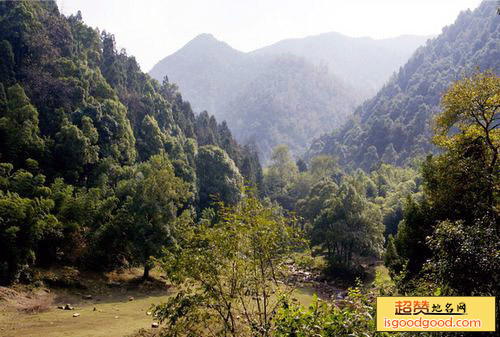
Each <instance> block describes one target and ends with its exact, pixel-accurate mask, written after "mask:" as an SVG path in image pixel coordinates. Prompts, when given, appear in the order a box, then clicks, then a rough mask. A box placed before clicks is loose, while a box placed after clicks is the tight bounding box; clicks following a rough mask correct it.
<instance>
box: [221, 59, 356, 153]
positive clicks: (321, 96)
mask: <svg viewBox="0 0 500 337" xmlns="http://www.w3.org/2000/svg"><path fill="white" fill-rule="evenodd" d="M358 102H359V101H358V98H357V97H356V96H355V91H354V90H353V88H352V87H349V86H347V85H346V84H345V83H343V82H341V81H340V80H338V79H337V78H336V77H334V76H332V75H331V74H330V73H329V72H328V69H326V68H324V67H323V68H321V67H315V66H313V65H312V64H310V63H308V62H306V61H305V60H304V59H303V58H300V57H296V56H293V55H282V56H277V57H275V58H273V59H272V61H270V62H269V65H268V67H267V68H266V69H265V70H264V71H263V72H261V73H260V74H258V75H257V76H255V77H254V78H253V79H252V80H251V81H250V82H249V83H248V84H246V85H245V88H244V90H243V91H241V92H240V93H238V94H237V95H236V97H234V98H232V99H231V100H230V101H229V102H228V103H227V104H226V105H225V106H223V107H222V109H221V110H220V111H221V112H220V113H219V118H220V119H225V120H227V121H228V123H229V125H230V127H231V130H232V131H233V132H234V134H235V135H236V137H237V138H238V139H239V140H240V141H242V142H244V143H247V142H251V143H254V144H256V145H257V148H258V149H259V152H260V154H261V158H262V160H263V161H264V162H266V161H267V160H268V159H269V156H270V154H271V152H272V150H273V148H274V147H276V146H277V145H279V144H287V145H288V146H289V148H290V150H291V151H292V153H294V154H301V153H304V151H306V150H307V147H308V146H309V144H310V141H311V139H313V138H314V137H317V136H318V135H320V134H321V133H322V132H324V131H325V130H329V129H332V128H335V127H338V126H340V125H342V124H343V123H344V122H345V120H346V119H347V117H348V116H349V114H350V113H351V112H352V111H353V109H354V107H355V106H356V104H357V103H358Z"/></svg>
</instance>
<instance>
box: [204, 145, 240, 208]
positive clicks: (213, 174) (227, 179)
mask: <svg viewBox="0 0 500 337" xmlns="http://www.w3.org/2000/svg"><path fill="white" fill-rule="evenodd" d="M196 176H197V178H198V190H199V197H200V201H199V208H200V209H203V208H206V207H210V205H211V204H212V203H213V202H214V201H216V200H217V198H220V201H223V202H224V203H226V204H228V205H234V204H236V203H237V202H238V201H239V200H240V199H241V196H242V190H243V177H242V176H241V174H240V172H239V170H238V168H237V167H236V165H235V164H234V162H233V161H232V160H231V158H229V156H228V155H227V153H226V152H224V150H222V149H220V148H218V147H216V146H213V145H205V146H202V147H200V148H199V149H198V154H197V155H196Z"/></svg>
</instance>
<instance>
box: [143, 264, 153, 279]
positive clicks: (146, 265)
mask: <svg viewBox="0 0 500 337" xmlns="http://www.w3.org/2000/svg"><path fill="white" fill-rule="evenodd" d="M150 270H151V267H150V265H149V263H145V264H144V274H143V275H142V280H143V281H144V280H147V279H148V278H149V271H150Z"/></svg>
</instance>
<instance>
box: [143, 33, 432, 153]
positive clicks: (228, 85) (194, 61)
mask: <svg viewBox="0 0 500 337" xmlns="http://www.w3.org/2000/svg"><path fill="white" fill-rule="evenodd" d="M424 41H425V38H423V37H409V38H407V39H406V38H405V39H404V42H403V38H395V39H386V40H372V39H368V38H364V39H356V38H348V37H345V36H342V35H340V34H336V33H331V34H324V35H320V36H313V37H307V38H303V39H296V40H285V41H281V42H278V43H277V44H275V45H271V46H268V47H264V48H261V49H259V50H257V51H254V52H251V53H242V52H240V51H237V50H235V49H233V48H231V47H230V46H229V45H228V44H226V43H224V42H222V41H219V40H217V39H215V38H214V37H213V36H212V35H209V34H202V35H199V36H197V37H196V38H194V39H193V40H192V41H190V42H189V43H188V44H186V45H185V46H184V47H183V48H181V49H180V50H179V51H177V52H175V53H174V54H172V55H170V56H168V57H166V58H164V59H163V60H161V61H160V62H159V63H158V64H156V65H155V66H154V67H153V69H151V71H150V74H151V76H153V77H154V78H156V79H158V80H161V79H162V78H163V77H164V76H165V75H166V76H168V77H169V79H170V81H171V82H174V83H177V84H178V85H179V87H180V88H181V90H182V92H183V93H184V94H185V96H186V97H187V98H188V99H189V100H190V101H191V102H192V104H193V107H194V110H195V111H203V110H208V111H210V112H212V113H214V114H215V116H217V118H219V119H221V120H226V121H227V123H228V125H229V127H230V128H231V130H233V131H234V135H235V137H236V138H237V139H238V140H239V141H240V142H243V143H247V142H253V143H255V144H256V145H257V147H258V149H259V151H260V153H261V155H262V159H263V160H264V161H265V162H267V161H268V159H269V158H270V155H271V150H272V148H273V147H275V146H276V145H279V144H286V145H288V146H289V147H290V149H291V151H292V152H293V153H294V154H295V155H301V154H302V153H303V152H304V150H305V149H306V147H307V146H309V145H310V141H311V139H313V138H315V137H318V136H319V135H321V134H322V133H324V132H327V131H329V130H331V129H333V128H338V127H339V126H340V125H342V123H343V122H344V121H345V120H346V116H347V115H348V114H350V113H351V112H352V111H353V110H354V108H355V106H356V105H357V104H359V103H361V102H362V100H363V99H364V98H367V97H368V96H369V94H371V93H372V92H374V91H375V90H376V89H378V88H379V87H380V86H381V85H382V83H383V82H384V81H385V80H386V79H387V78H388V77H389V76H390V74H391V73H392V72H393V71H394V70H396V69H397V67H399V66H400V65H402V64H403V62H404V61H405V60H406V59H407V58H408V57H409V55H410V54H411V52H413V51H414V50H415V48H416V47H417V46H419V45H421V44H423V43H424ZM367 55H370V57H367ZM303 120H307V123H302V122H301V121H303Z"/></svg>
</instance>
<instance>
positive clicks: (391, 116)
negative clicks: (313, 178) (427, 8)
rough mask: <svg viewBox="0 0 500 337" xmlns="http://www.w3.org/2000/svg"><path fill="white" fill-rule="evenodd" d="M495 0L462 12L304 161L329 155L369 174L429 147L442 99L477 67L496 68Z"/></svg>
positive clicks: (499, 63) (499, 31) (499, 52)
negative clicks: (431, 122) (381, 164)
mask: <svg viewBox="0 0 500 337" xmlns="http://www.w3.org/2000/svg"><path fill="white" fill-rule="evenodd" d="M496 10H497V9H496V5H495V2H494V1H484V2H483V3H482V4H481V5H480V6H479V7H478V8H477V9H476V10H474V11H470V10H468V11H464V12H462V13H461V14H460V15H459V17H458V18H457V20H456V22H455V23H454V24H453V25H450V26H448V27H445V28H444V29H443V32H442V34H441V35H439V36H438V37H437V38H435V39H432V40H431V41H429V42H428V43H427V45H426V46H425V47H422V48H420V49H418V50H417V51H416V52H415V53H414V55H413V56H412V57H411V58H410V60H409V61H408V62H407V63H406V64H405V66H404V67H402V68H401V69H400V70H399V72H398V73H397V74H396V75H394V76H393V77H392V78H391V80H390V81H389V82H388V83H387V84H386V85H385V86H384V87H383V88H382V89H381V90H380V91H379V93H378V94H377V95H376V96H375V97H374V98H372V99H370V100H368V101H366V102H365V103H363V105H361V106H360V107H359V108H358V109H357V110H356V112H355V113H354V116H353V117H352V118H351V119H350V120H349V121H348V122H347V123H346V124H345V125H344V126H343V127H342V128H341V129H339V130H335V131H333V132H332V133H331V134H329V135H324V136H322V137H319V138H318V139H316V141H314V142H313V144H312V146H311V148H310V150H309V153H308V156H310V157H312V156H314V155H317V154H331V155H334V156H335V157H337V158H338V159H339V161H340V162H341V163H342V164H343V165H351V166H355V167H362V168H364V169H370V168H371V167H372V166H373V165H374V164H377V163H378V162H380V161H383V162H386V163H393V164H398V165H402V164H404V163H406V162H408V161H410V160H412V159H413V158H415V157H416V156H419V155H423V154H425V153H427V152H429V151H433V150H434V148H433V146H432V145H431V142H430V138H431V129H430V126H431V125H430V121H431V117H432V116H433V115H435V114H436V113H437V112H438V111H439V110H440V100H441V95H442V93H443V92H444V90H445V89H446V88H448V86H449V85H450V84H451V83H452V82H453V81H455V80H457V79H459V78H461V77H463V76H464V75H466V74H470V73H471V72H473V71H474V70H475V69H476V68H480V69H481V70H486V69H492V70H493V71H494V72H496V73H498V71H499V70H498V69H500V16H498V15H493V14H492V13H495V12H496Z"/></svg>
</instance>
